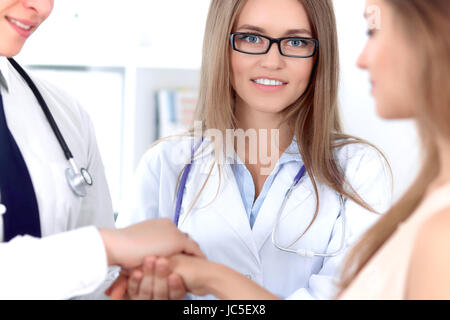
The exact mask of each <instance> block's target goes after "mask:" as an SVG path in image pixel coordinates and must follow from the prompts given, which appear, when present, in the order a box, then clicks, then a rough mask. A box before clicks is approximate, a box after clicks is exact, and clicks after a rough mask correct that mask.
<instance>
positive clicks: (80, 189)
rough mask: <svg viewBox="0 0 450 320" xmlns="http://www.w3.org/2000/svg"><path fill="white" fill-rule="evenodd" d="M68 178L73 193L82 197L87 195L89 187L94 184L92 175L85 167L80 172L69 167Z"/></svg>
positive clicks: (67, 170)
mask: <svg viewBox="0 0 450 320" xmlns="http://www.w3.org/2000/svg"><path fill="white" fill-rule="evenodd" d="M66 179H67V182H68V183H69V186H70V188H71V189H72V191H73V193H75V195H77V196H78V197H82V198H84V197H86V196H87V188H88V187H90V186H92V184H93V180H92V177H91V175H90V174H89V172H88V171H87V170H86V169H84V168H82V169H81V170H80V172H75V170H74V169H73V168H67V169H66Z"/></svg>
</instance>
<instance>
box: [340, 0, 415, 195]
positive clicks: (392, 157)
mask: <svg viewBox="0 0 450 320" xmlns="http://www.w3.org/2000/svg"><path fill="white" fill-rule="evenodd" d="M334 4H335V10H336V16H337V24H338V34H339V42H340V54H341V90H340V98H341V107H342V115H343V121H344V125H345V129H346V131H347V133H350V134H353V135H356V136H359V137H361V138H364V139H367V140H369V141H370V142H372V143H374V144H376V145H377V146H378V147H380V148H381V149H382V150H383V151H384V152H385V154H386V155H387V157H388V159H389V161H390V164H391V166H392V170H393V175H394V198H395V199H397V198H398V197H399V195H401V193H403V192H404V191H405V189H406V188H407V186H408V185H409V184H410V183H411V182H412V179H413V178H414V177H415V176H416V174H417V171H418V166H419V161H420V159H419V152H418V145H417V134H416V130H415V127H414V124H413V122H412V121H386V120H382V119H381V118H379V117H378V115H377V114H376V111H375V104H374V100H373V98H372V97H371V95H370V84H369V76H368V73H367V72H366V71H363V70H360V69H358V68H357V66H356V60H357V59H358V56H359V54H360V52H361V51H362V49H363V48H364V45H365V41H366V39H367V36H366V31H367V25H366V22H365V19H364V17H363V13H364V6H365V0H351V1H348V0H334Z"/></svg>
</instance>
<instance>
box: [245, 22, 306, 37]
mask: <svg viewBox="0 0 450 320" xmlns="http://www.w3.org/2000/svg"><path fill="white" fill-rule="evenodd" d="M240 29H245V30H251V31H255V32H259V33H263V34H265V33H266V30H264V29H263V28H260V27H256V26H252V25H250V24H244V25H243V26H240V27H239V28H237V30H240ZM297 34H306V35H308V36H312V33H311V31H309V30H308V29H290V30H288V31H286V33H285V35H286V36H291V35H297Z"/></svg>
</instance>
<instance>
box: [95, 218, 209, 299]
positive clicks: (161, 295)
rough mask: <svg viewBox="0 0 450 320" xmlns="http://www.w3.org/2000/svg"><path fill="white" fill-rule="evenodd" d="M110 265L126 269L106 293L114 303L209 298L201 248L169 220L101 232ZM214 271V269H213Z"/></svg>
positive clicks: (204, 260) (147, 222)
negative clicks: (192, 295) (189, 295)
mask: <svg viewBox="0 0 450 320" xmlns="http://www.w3.org/2000/svg"><path fill="white" fill-rule="evenodd" d="M99 231H100V235H101V237H102V239H103V242H104V244H105V249H106V253H107V259H108V265H110V266H114V265H119V266H121V267H122V271H121V274H120V276H119V277H118V278H117V279H116V281H115V282H114V283H113V284H112V285H111V287H110V288H109V289H108V290H106V292H105V294H106V295H108V296H109V297H110V298H111V299H113V300H118V299H137V300H148V299H150V300H152V299H155V300H156V299H157V300H166V299H170V300H178V299H182V298H184V296H185V295H186V293H187V292H190V293H193V294H196V295H200V296H203V295H206V294H208V293H211V292H209V291H208V290H207V289H206V288H205V283H206V281H204V280H206V279H205V278H204V276H206V273H205V271H206V270H208V269H210V268H209V267H212V264H214V263H212V262H209V261H207V260H206V259H205V256H204V254H203V253H202V251H201V250H200V248H199V246H198V244H197V243H196V242H195V241H193V240H192V239H191V238H190V237H189V236H188V235H187V234H186V233H182V232H180V231H179V230H178V229H177V228H176V227H175V225H174V224H173V222H172V221H170V220H169V219H157V220H148V221H145V222H142V223H139V224H136V225H133V226H130V227H128V228H124V229H100V230H99ZM210 270H211V269H210Z"/></svg>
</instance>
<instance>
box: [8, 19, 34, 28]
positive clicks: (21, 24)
mask: <svg viewBox="0 0 450 320" xmlns="http://www.w3.org/2000/svg"><path fill="white" fill-rule="evenodd" d="M9 21H11V22H12V23H14V24H15V25H16V26H18V27H20V28H22V29H25V30H30V29H31V26H27V25H26V24H23V23H21V22H19V21H17V20H14V19H12V18H9Z"/></svg>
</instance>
